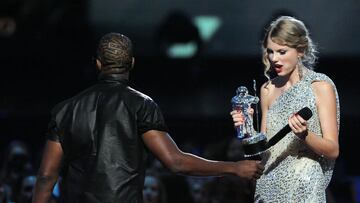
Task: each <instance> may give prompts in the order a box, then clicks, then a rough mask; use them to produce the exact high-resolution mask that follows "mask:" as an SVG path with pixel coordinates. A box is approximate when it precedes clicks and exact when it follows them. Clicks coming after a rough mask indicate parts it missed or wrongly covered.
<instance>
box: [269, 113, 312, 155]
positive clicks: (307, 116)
mask: <svg viewBox="0 0 360 203" xmlns="http://www.w3.org/2000/svg"><path fill="white" fill-rule="evenodd" d="M297 114H299V115H300V116H301V117H302V118H303V119H304V120H309V119H310V118H311V116H312V115H313V114H312V111H311V110H310V109H309V108H308V107H304V108H302V109H301V110H300V111H298V112H297ZM289 132H291V128H290V126H289V124H287V125H286V126H285V127H283V128H282V129H281V130H280V131H279V132H278V133H276V134H275V135H274V136H273V137H272V138H271V139H270V140H269V141H268V143H266V148H267V149H268V148H270V147H272V146H274V145H275V144H276V143H277V142H279V141H280V140H281V139H282V138H283V137H285V135H287V134H288V133H289Z"/></svg>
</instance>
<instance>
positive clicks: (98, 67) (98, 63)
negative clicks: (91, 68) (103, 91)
mask: <svg viewBox="0 0 360 203" xmlns="http://www.w3.org/2000/svg"><path fill="white" fill-rule="evenodd" d="M96 69H97V70H98V71H101V69H102V65H101V62H100V61H99V59H96Z"/></svg>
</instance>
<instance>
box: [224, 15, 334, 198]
mask: <svg viewBox="0 0 360 203" xmlns="http://www.w3.org/2000/svg"><path fill="white" fill-rule="evenodd" d="M262 48H263V63H264V65H265V71H264V72H265V75H266V76H267V77H268V79H269V80H268V81H267V82H266V83H265V84H263V85H262V87H261V90H260V91H261V93H260V95H261V96H260V101H261V110H262V120H261V131H262V132H264V133H265V134H266V135H267V139H270V138H271V137H272V136H274V135H275V134H276V133H277V132H278V131H279V130H280V129H282V128H283V127H284V126H285V125H287V124H288V125H289V126H290V128H291V130H292V132H290V133H289V134H288V135H286V136H285V137H284V138H283V139H282V140H280V141H279V142H278V143H277V144H276V145H274V146H273V147H272V148H270V149H269V150H268V151H267V152H266V153H264V154H263V156H262V161H263V162H264V164H265V170H264V174H263V175H262V176H261V177H260V179H258V180H257V183H256V191H255V197H254V198H255V202H326V196H325V189H326V188H327V186H328V184H329V182H330V179H331V176H332V173H333V169H334V164H335V160H336V158H337V157H338V155H339V142H338V134H339V122H340V120H339V118H340V109H339V99H338V94H337V90H336V87H335V85H334V83H333V81H332V80H331V79H330V78H329V77H327V76H326V75H325V74H322V73H317V72H314V71H313V70H312V69H313V65H314V62H315V59H316V55H315V53H316V50H315V47H314V44H313V42H312V40H311V38H310V37H309V32H308V30H307V28H306V27H305V25H304V23H303V22H302V21H300V20H298V19H295V18H293V17H289V16H281V17H279V18H277V19H276V20H274V21H273V22H272V23H271V24H270V26H269V28H268V29H267V31H266V33H265V37H264V41H263V47H262ZM270 72H273V73H275V74H276V76H275V77H274V78H271V77H270V74H269V73H270ZM303 107H309V108H310V109H311V110H312V112H313V114H314V115H313V116H312V117H311V118H310V119H309V120H308V121H306V120H304V119H303V118H302V117H301V116H299V115H297V114H296V112H297V111H299V110H300V109H302V108H303ZM231 115H232V117H233V121H234V123H235V126H239V125H240V124H242V122H243V116H242V114H241V112H237V111H233V112H231Z"/></svg>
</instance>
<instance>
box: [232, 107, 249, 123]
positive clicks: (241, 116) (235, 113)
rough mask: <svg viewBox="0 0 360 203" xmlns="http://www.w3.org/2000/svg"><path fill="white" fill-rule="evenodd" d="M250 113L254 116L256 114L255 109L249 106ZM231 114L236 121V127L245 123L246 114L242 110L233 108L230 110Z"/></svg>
mask: <svg viewBox="0 0 360 203" xmlns="http://www.w3.org/2000/svg"><path fill="white" fill-rule="evenodd" d="M248 114H249V115H250V116H251V117H252V116H253V115H254V109H253V108H249V109H248ZM230 115H231V117H232V119H233V122H234V126H235V127H239V126H240V125H243V124H244V122H245V116H244V114H243V113H242V111H241V110H233V111H231V112H230Z"/></svg>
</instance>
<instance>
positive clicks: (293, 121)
mask: <svg viewBox="0 0 360 203" xmlns="http://www.w3.org/2000/svg"><path fill="white" fill-rule="evenodd" d="M312 86H313V90H314V93H315V97H316V106H317V110H318V116H319V119H320V125H321V131H322V137H320V136H318V135H316V134H314V133H313V132H310V131H308V129H307V122H306V121H305V120H304V119H302V118H301V117H300V116H299V115H293V116H291V117H290V118H289V126H290V128H291V129H292V130H293V132H294V133H295V134H296V135H298V136H299V137H302V138H304V140H305V142H306V144H307V145H308V146H309V147H310V148H311V149H312V150H313V151H314V152H315V153H317V154H319V155H321V156H324V157H326V158H328V159H332V160H335V159H336V158H337V157H338V156H339V141H338V133H339V132H338V123H337V112H336V111H337V107H336V95H335V91H334V88H333V86H332V85H331V84H330V83H328V82H325V81H318V82H314V83H313V84H312Z"/></svg>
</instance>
